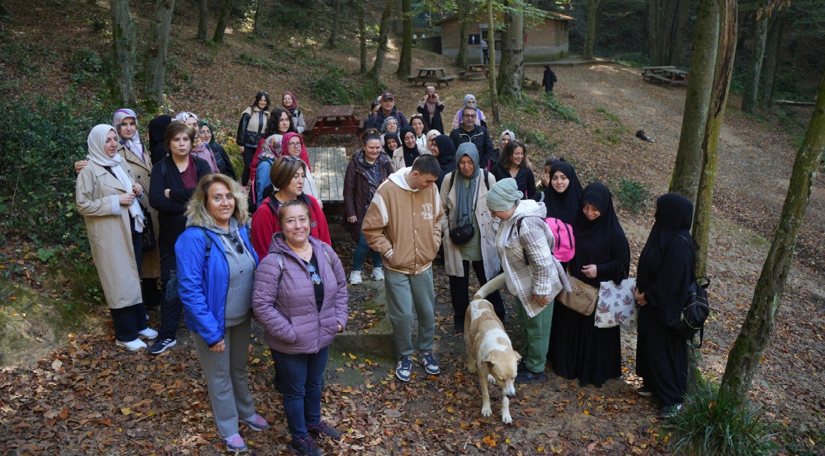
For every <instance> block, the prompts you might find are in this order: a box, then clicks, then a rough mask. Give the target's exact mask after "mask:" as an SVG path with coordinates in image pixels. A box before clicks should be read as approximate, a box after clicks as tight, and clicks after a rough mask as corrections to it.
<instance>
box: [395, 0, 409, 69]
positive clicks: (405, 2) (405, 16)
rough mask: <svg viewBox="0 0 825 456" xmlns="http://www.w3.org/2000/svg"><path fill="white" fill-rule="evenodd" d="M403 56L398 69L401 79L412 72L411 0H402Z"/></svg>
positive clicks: (399, 60)
mask: <svg viewBox="0 0 825 456" xmlns="http://www.w3.org/2000/svg"><path fill="white" fill-rule="evenodd" d="M401 19H402V22H401V24H402V33H401V35H402V37H401V56H400V57H399V59H398V71H397V72H396V74H397V75H398V77H399V78H400V79H405V78H406V77H407V76H408V75H409V74H410V73H411V72H412V40H413V23H412V5H411V2H410V0H401Z"/></svg>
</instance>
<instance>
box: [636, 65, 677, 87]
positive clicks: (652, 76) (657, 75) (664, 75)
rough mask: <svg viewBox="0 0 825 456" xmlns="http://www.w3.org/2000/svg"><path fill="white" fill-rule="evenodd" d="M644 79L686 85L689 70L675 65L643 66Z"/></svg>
mask: <svg viewBox="0 0 825 456" xmlns="http://www.w3.org/2000/svg"><path fill="white" fill-rule="evenodd" d="M642 79H644V80H645V81H649V82H657V83H667V84H670V85H685V84H687V80H688V72H687V71H684V70H680V69H678V68H676V67H675V66H673V65H665V66H651V67H643V68H642Z"/></svg>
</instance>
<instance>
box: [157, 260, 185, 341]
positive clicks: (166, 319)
mask: <svg viewBox="0 0 825 456" xmlns="http://www.w3.org/2000/svg"><path fill="white" fill-rule="evenodd" d="M176 261H177V257H176V256H175V250H174V247H173V248H172V249H170V251H167V249H164V248H161V249H160V276H161V283H162V284H163V289H162V290H161V294H162V295H163V296H164V298H163V300H162V301H161V303H160V329H158V340H163V339H173V340H174V339H176V338H177V332H178V324H179V323H180V317H181V315H183V303H182V302H181V301H180V298H179V297H176V298H175V299H172V300H171V301H167V300H166V289H167V288H168V286H169V276H170V275H171V273H172V270H174V269H176V268H177V264H176Z"/></svg>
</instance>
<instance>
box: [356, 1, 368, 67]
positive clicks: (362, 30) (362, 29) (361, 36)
mask: <svg viewBox="0 0 825 456" xmlns="http://www.w3.org/2000/svg"><path fill="white" fill-rule="evenodd" d="M364 1H365V0H356V7H357V8H358V41H359V45H360V46H359V47H360V49H361V56H360V65H359V69H358V72H359V73H360V74H366V73H367V22H366V18H365V17H364V16H365V14H366V12H365V11H364Z"/></svg>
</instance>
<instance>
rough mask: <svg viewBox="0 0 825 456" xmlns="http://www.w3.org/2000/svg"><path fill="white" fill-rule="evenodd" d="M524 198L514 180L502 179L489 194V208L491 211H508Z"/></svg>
mask: <svg viewBox="0 0 825 456" xmlns="http://www.w3.org/2000/svg"><path fill="white" fill-rule="evenodd" d="M523 197H524V193H522V192H521V191H519V189H518V184H516V180H515V179H513V178H511V177H510V178H507V179H502V180H500V181H498V182H496V184H495V185H493V188H491V189H490V192H489V193H487V208H488V209H490V210H491V211H508V210H510V208H511V207H513V206H515V204H516V202H517V201H519V200H520V199H522V198H523Z"/></svg>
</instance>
